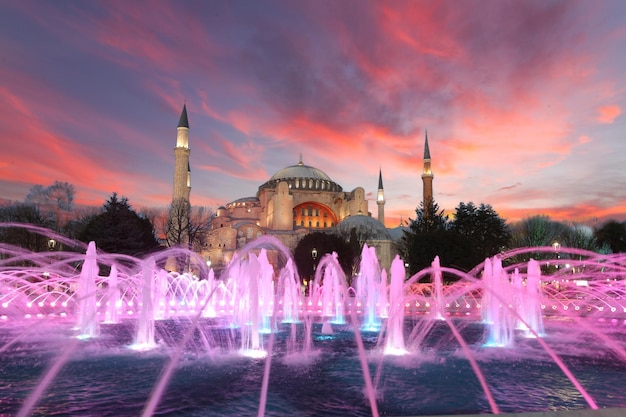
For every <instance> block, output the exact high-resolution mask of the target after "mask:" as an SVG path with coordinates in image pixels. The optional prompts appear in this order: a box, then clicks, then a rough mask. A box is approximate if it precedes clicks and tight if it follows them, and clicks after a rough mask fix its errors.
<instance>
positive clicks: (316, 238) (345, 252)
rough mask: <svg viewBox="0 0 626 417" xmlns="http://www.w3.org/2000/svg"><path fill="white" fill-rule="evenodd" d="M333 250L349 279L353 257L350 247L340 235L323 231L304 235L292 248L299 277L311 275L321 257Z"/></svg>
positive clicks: (306, 277)
mask: <svg viewBox="0 0 626 417" xmlns="http://www.w3.org/2000/svg"><path fill="white" fill-rule="evenodd" d="M333 252H337V257H338V259H339V264H340V265H341V268H342V269H343V271H344V273H345V274H346V276H347V277H348V281H349V280H350V278H351V276H350V275H351V273H352V267H353V263H354V259H355V254H354V252H353V251H352V248H351V247H350V245H349V244H348V243H347V242H346V241H345V240H344V239H343V238H342V237H341V236H338V235H334V234H329V233H323V232H313V233H310V234H308V235H306V236H305V237H303V238H302V240H301V241H300V242H299V243H298V245H297V246H296V247H295V249H294V255H293V256H294V260H295V262H296V267H297V268H298V274H299V275H300V277H301V279H310V278H311V277H313V275H314V273H315V268H317V264H318V263H319V261H320V260H321V259H322V257H323V256H324V255H325V254H327V253H333Z"/></svg>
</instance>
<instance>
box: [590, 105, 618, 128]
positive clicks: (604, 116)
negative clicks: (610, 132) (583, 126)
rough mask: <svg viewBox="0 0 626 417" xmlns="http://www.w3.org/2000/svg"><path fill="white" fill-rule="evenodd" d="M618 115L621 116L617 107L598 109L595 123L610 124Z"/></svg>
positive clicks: (610, 106) (609, 106)
mask: <svg viewBox="0 0 626 417" xmlns="http://www.w3.org/2000/svg"><path fill="white" fill-rule="evenodd" d="M620 114H622V109H621V108H620V107H619V106H618V105H614V104H613V105H608V106H602V107H598V109H597V114H596V121H598V123H605V124H611V123H613V122H614V121H615V119H617V117H618V116H619V115H620Z"/></svg>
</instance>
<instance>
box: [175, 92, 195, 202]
mask: <svg viewBox="0 0 626 417" xmlns="http://www.w3.org/2000/svg"><path fill="white" fill-rule="evenodd" d="M190 192H191V169H190V166H189V119H188V118H187V104H183V111H182V112H181V114H180V119H179V120H178V127H177V128H176V147H175V148H174V190H173V193H172V202H174V201H176V200H179V199H183V200H185V201H187V202H189V194H190Z"/></svg>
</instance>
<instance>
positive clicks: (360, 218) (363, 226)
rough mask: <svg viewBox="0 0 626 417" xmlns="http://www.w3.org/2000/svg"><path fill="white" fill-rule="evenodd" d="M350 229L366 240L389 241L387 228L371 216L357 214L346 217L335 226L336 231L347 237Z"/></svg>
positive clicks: (389, 236)
mask: <svg viewBox="0 0 626 417" xmlns="http://www.w3.org/2000/svg"><path fill="white" fill-rule="evenodd" d="M352 229H356V231H357V233H358V234H361V235H362V236H364V237H366V238H367V240H391V235H390V234H389V231H388V230H387V228H386V227H385V226H384V225H383V224H382V223H381V222H379V221H378V220H376V219H375V218H373V217H371V216H365V215H363V214H357V215H355V216H350V217H346V218H345V219H343V220H342V221H341V222H340V223H339V224H338V225H337V231H338V232H339V233H341V234H343V235H345V236H349V234H350V232H351V231H352Z"/></svg>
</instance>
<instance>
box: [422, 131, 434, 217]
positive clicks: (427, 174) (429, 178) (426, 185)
mask: <svg viewBox="0 0 626 417" xmlns="http://www.w3.org/2000/svg"><path fill="white" fill-rule="evenodd" d="M433 177H434V176H433V172H432V170H431V168H430V148H429V147H428V131H425V139H424V169H423V171H422V183H423V193H422V194H423V196H422V198H423V200H422V203H423V205H424V215H427V213H429V212H430V210H428V208H429V207H430V205H432V203H433Z"/></svg>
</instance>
